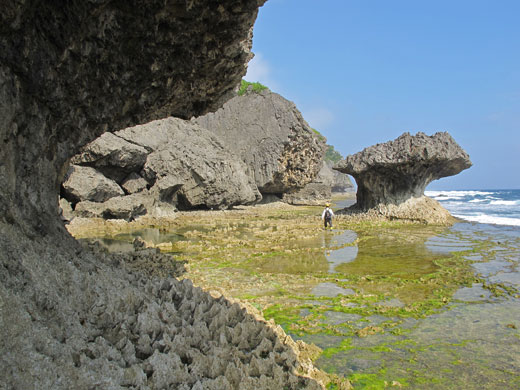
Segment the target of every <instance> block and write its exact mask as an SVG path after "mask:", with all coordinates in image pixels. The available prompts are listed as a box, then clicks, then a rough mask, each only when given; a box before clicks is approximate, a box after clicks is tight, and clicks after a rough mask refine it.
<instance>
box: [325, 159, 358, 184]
mask: <svg viewBox="0 0 520 390" xmlns="http://www.w3.org/2000/svg"><path fill="white" fill-rule="evenodd" d="M326 163H327V166H328V167H329V168H330V170H331V171H332V174H333V175H334V182H333V183H332V192H350V191H353V190H354V184H352V180H350V176H349V175H347V174H345V173H342V172H339V171H336V170H335V169H332V167H333V166H334V163H333V162H332V161H326Z"/></svg>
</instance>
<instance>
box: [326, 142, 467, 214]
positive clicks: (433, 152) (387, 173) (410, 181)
mask: <svg viewBox="0 0 520 390" xmlns="http://www.w3.org/2000/svg"><path fill="white" fill-rule="evenodd" d="M469 167H471V161H470V159H469V156H468V154H467V153H466V152H465V151H464V150H463V149H462V148H461V147H460V146H459V145H458V144H457V143H456V142H455V140H454V139H453V138H452V137H451V136H450V135H449V134H448V133H446V132H444V133H436V134H434V135H433V136H427V135H426V134H424V133H417V134H416V135H415V136H412V135H410V134H409V133H404V134H403V135H401V136H400V137H398V138H397V139H395V140H394V141H390V142H387V143H382V144H377V145H374V146H370V147H368V148H366V149H364V150H363V151H361V152H359V153H356V154H354V155H350V156H347V157H346V158H345V159H344V160H342V161H340V162H339V163H338V164H336V165H335V166H334V169H336V170H338V171H339V172H342V173H346V174H349V175H352V176H353V177H354V179H355V180H356V183H357V186H358V189H357V194H356V198H357V203H356V207H357V208H359V209H361V210H368V209H372V208H376V207H377V206H379V205H388V204H393V205H399V204H401V203H404V202H405V201H407V200H408V199H410V198H420V197H422V196H423V195H424V190H425V188H426V186H427V185H428V184H429V183H430V182H431V181H433V180H436V179H440V178H442V177H446V176H452V175H456V174H457V173H459V172H461V171H462V170H464V169H468V168H469Z"/></svg>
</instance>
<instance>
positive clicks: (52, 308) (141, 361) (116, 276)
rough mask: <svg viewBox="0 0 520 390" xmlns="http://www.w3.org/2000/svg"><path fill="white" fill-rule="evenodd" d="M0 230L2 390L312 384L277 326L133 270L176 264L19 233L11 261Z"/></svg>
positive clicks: (184, 284) (6, 233)
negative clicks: (20, 253)
mask: <svg viewBox="0 0 520 390" xmlns="http://www.w3.org/2000/svg"><path fill="white" fill-rule="evenodd" d="M2 233H3V234H2V235H0V242H1V244H2V248H3V249H4V250H3V251H2V252H1V253H0V259H1V260H2V267H0V282H1V283H0V303H1V304H2V305H1V306H0V307H1V310H2V311H1V313H2V315H1V316H0V332H1V336H2V337H0V349H1V350H2V351H5V353H2V354H0V366H1V367H2V368H3V372H2V382H1V383H2V388H4V387H5V388H6V389H28V390H31V389H56V390H61V389H83V388H85V389H87V388H92V387H96V386H97V387H100V388H103V389H120V390H123V389H126V388H134V389H150V390H151V389H167V388H175V389H193V388H201V389H215V390H222V389H226V390H227V389H251V390H253V389H255V390H256V389H265V390H268V389H283V388H287V389H319V388H321V387H320V386H319V385H318V383H317V382H316V381H314V380H312V379H310V378H306V377H304V376H302V375H301V374H300V375H299V374H298V373H297V372H303V371H305V369H306V368H305V367H302V366H301V365H300V363H299V362H298V360H297V351H295V350H294V348H292V347H291V344H293V342H292V340H290V338H287V336H285V334H284V333H283V331H281V329H273V328H272V327H271V326H269V325H268V324H267V323H265V322H264V321H260V320H258V319H256V318H254V317H253V316H252V315H250V314H248V313H247V312H245V310H243V309H242V308H241V307H240V306H239V305H238V304H232V303H231V302H229V301H228V300H227V299H225V298H224V297H220V298H218V299H216V298H213V297H212V296H210V295H209V294H208V293H206V292H204V291H202V290H201V289H200V288H196V287H194V286H193V285H192V284H191V282H190V281H189V280H187V279H186V280H183V281H179V280H177V279H173V278H150V277H149V276H145V275H144V273H145V270H146V269H147V262H153V263H154V267H152V268H155V269H157V268H156V267H155V265H157V264H163V265H164V266H163V267H159V269H160V270H161V272H165V273H166V275H168V274H171V275H177V274H178V273H179V272H180V271H182V265H180V266H175V267H173V266H172V260H171V259H169V261H168V259H166V258H167V257H169V256H168V255H164V254H160V253H157V252H156V251H153V253H149V252H150V251H149V250H146V249H145V250H140V251H137V252H135V253H127V254H123V253H118V254H108V253H106V252H104V251H103V250H101V249H100V248H96V247H95V246H94V247H92V246H89V247H88V248H82V247H80V246H79V245H78V244H77V243H75V242H62V243H60V245H62V246H63V245H67V246H68V247H71V246H75V255H74V256H72V257H71V256H70V253H69V254H66V255H64V254H63V251H57V249H58V246H57V244H55V243H53V242H52V241H49V242H42V241H40V242H36V241H32V240H26V239H24V238H23V237H22V240H23V243H24V244H25V249H26V250H27V252H26V254H25V256H24V257H23V261H20V259H19V258H16V257H14V256H9V254H11V255H12V254H13V253H16V251H17V249H16V248H15V247H13V242H14V238H15V237H16V236H19V234H18V230H17V229H14V228H12V227H10V228H6V229H4V230H3V231H2ZM13 235H14V236H15V237H13ZM18 238H20V237H18ZM69 240H72V239H71V238H69ZM45 251H52V257H51V256H49V257H48V258H47V259H46V261H45V262H42V253H45ZM6 253H7V255H6ZM179 267H180V268H179ZM132 270H134V271H132ZM163 276H164V275H163ZM14 325H15V326H14ZM28 367H30V369H28ZM311 368H312V367H311ZM308 369H309V367H307V370H308Z"/></svg>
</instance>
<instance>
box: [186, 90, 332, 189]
mask: <svg viewBox="0 0 520 390" xmlns="http://www.w3.org/2000/svg"><path fill="white" fill-rule="evenodd" d="M194 122H195V123H197V124H199V125H200V126H202V127H204V128H206V129H209V130H210V131H211V132H213V133H215V134H217V135H218V136H219V137H220V138H221V139H222V140H223V142H224V143H225V144H226V145H227V147H228V148H229V149H230V151H231V152H232V153H235V154H237V155H238V156H240V157H241V158H242V160H243V161H244V162H245V163H246V165H247V166H248V169H249V170H248V172H249V175H250V176H251V177H252V178H253V179H254V181H255V183H256V185H257V186H258V189H259V191H260V192H261V193H262V195H264V194H276V195H279V196H282V194H284V193H286V192H291V191H294V190H297V189H299V188H302V187H304V186H305V185H306V184H308V183H310V182H311V181H313V179H314V178H315V177H316V175H317V174H318V172H319V171H320V169H321V168H322V159H323V154H324V148H325V142H324V141H323V140H322V139H320V138H319V137H317V136H316V135H315V134H314V132H313V131H312V129H311V128H310V127H309V125H308V124H307V122H305V120H304V119H303V117H302V115H301V113H300V112H299V111H298V109H297V108H296V106H295V105H294V103H292V102H290V101H288V100H286V99H284V98H283V97H281V96H280V95H278V94H276V93H273V92H271V91H269V90H267V89H266V90H263V91H261V92H253V91H248V92H246V94H245V95H243V96H236V97H234V98H233V99H231V100H230V101H228V102H227V103H226V104H224V106H223V107H222V108H221V109H219V110H218V111H216V112H215V113H210V114H207V115H204V116H202V117H198V118H196V119H194Z"/></svg>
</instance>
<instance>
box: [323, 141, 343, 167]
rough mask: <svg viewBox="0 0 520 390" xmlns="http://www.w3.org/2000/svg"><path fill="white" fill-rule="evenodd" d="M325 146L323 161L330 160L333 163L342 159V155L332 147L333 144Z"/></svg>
mask: <svg viewBox="0 0 520 390" xmlns="http://www.w3.org/2000/svg"><path fill="white" fill-rule="evenodd" d="M327 146H328V147H327V151H326V152H325V161H332V162H333V163H337V162H338V161H340V160H342V159H343V156H342V155H341V154H340V153H339V152H338V151H337V150H336V149H334V146H332V145H327Z"/></svg>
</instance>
